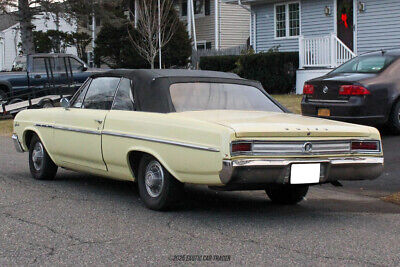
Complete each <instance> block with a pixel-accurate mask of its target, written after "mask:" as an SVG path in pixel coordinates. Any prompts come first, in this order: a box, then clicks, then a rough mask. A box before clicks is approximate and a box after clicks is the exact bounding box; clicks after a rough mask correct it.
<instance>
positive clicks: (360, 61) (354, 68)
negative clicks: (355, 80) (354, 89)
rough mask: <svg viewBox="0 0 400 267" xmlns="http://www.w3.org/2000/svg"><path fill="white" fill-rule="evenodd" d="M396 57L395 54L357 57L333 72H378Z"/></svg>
mask: <svg viewBox="0 0 400 267" xmlns="http://www.w3.org/2000/svg"><path fill="white" fill-rule="evenodd" d="M395 59H396V58H395V57H393V56H384V55H382V56H364V57H356V58H354V59H352V60H350V61H349V62H347V63H345V64H343V65H342V66H340V67H338V68H337V69H335V70H334V71H332V72H331V73H378V72H381V71H382V70H384V69H385V68H386V67H388V66H389V65H390V64H392V62H393V61H394V60H395Z"/></svg>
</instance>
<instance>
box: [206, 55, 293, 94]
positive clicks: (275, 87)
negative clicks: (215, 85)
mask: <svg viewBox="0 0 400 267" xmlns="http://www.w3.org/2000/svg"><path fill="white" fill-rule="evenodd" d="M298 67H299V54H298V53H297V52H268V53H259V54H253V55H241V56H212V57H202V58H201V59H200V68H201V69H203V70H216V71H225V72H235V73H237V74H238V75H239V76H241V77H243V78H246V79H251V80H257V81H260V82H261V83H262V85H263V87H264V89H265V90H266V91H267V92H268V93H270V94H287V93H290V92H292V91H293V90H294V88H295V87H296V70H297V69H298Z"/></svg>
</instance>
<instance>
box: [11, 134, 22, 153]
mask: <svg viewBox="0 0 400 267" xmlns="http://www.w3.org/2000/svg"><path fill="white" fill-rule="evenodd" d="M11 138H12V140H13V141H14V146H15V150H17V152H20V153H24V149H23V148H22V145H21V142H20V141H19V138H18V135H16V134H13V135H12V137H11Z"/></svg>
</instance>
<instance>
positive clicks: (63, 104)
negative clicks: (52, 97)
mask: <svg viewBox="0 0 400 267" xmlns="http://www.w3.org/2000/svg"><path fill="white" fill-rule="evenodd" d="M60 105H61V107H63V108H65V109H69V107H70V106H71V103H70V102H69V100H68V98H65V97H63V98H61V100H60Z"/></svg>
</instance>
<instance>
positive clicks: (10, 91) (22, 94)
mask: <svg viewBox="0 0 400 267" xmlns="http://www.w3.org/2000/svg"><path fill="white" fill-rule="evenodd" d="M101 71H104V69H89V68H88V67H87V66H86V64H85V63H84V62H83V61H82V60H80V59H79V58H78V57H76V56H74V55H69V54H33V55H28V56H19V57H17V58H16V59H15V61H14V64H13V68H12V71H11V72H0V103H1V102H8V103H12V102H18V101H21V100H26V99H28V97H29V98H31V97H37V96H42V95H46V94H50V93H47V91H46V90H47V89H49V90H50V89H51V88H57V90H58V93H60V94H72V93H73V92H74V91H75V90H76V89H78V88H79V86H80V85H81V84H82V83H83V82H84V81H85V80H86V79H87V78H88V77H89V76H90V75H92V74H93V73H96V72H101Z"/></svg>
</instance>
